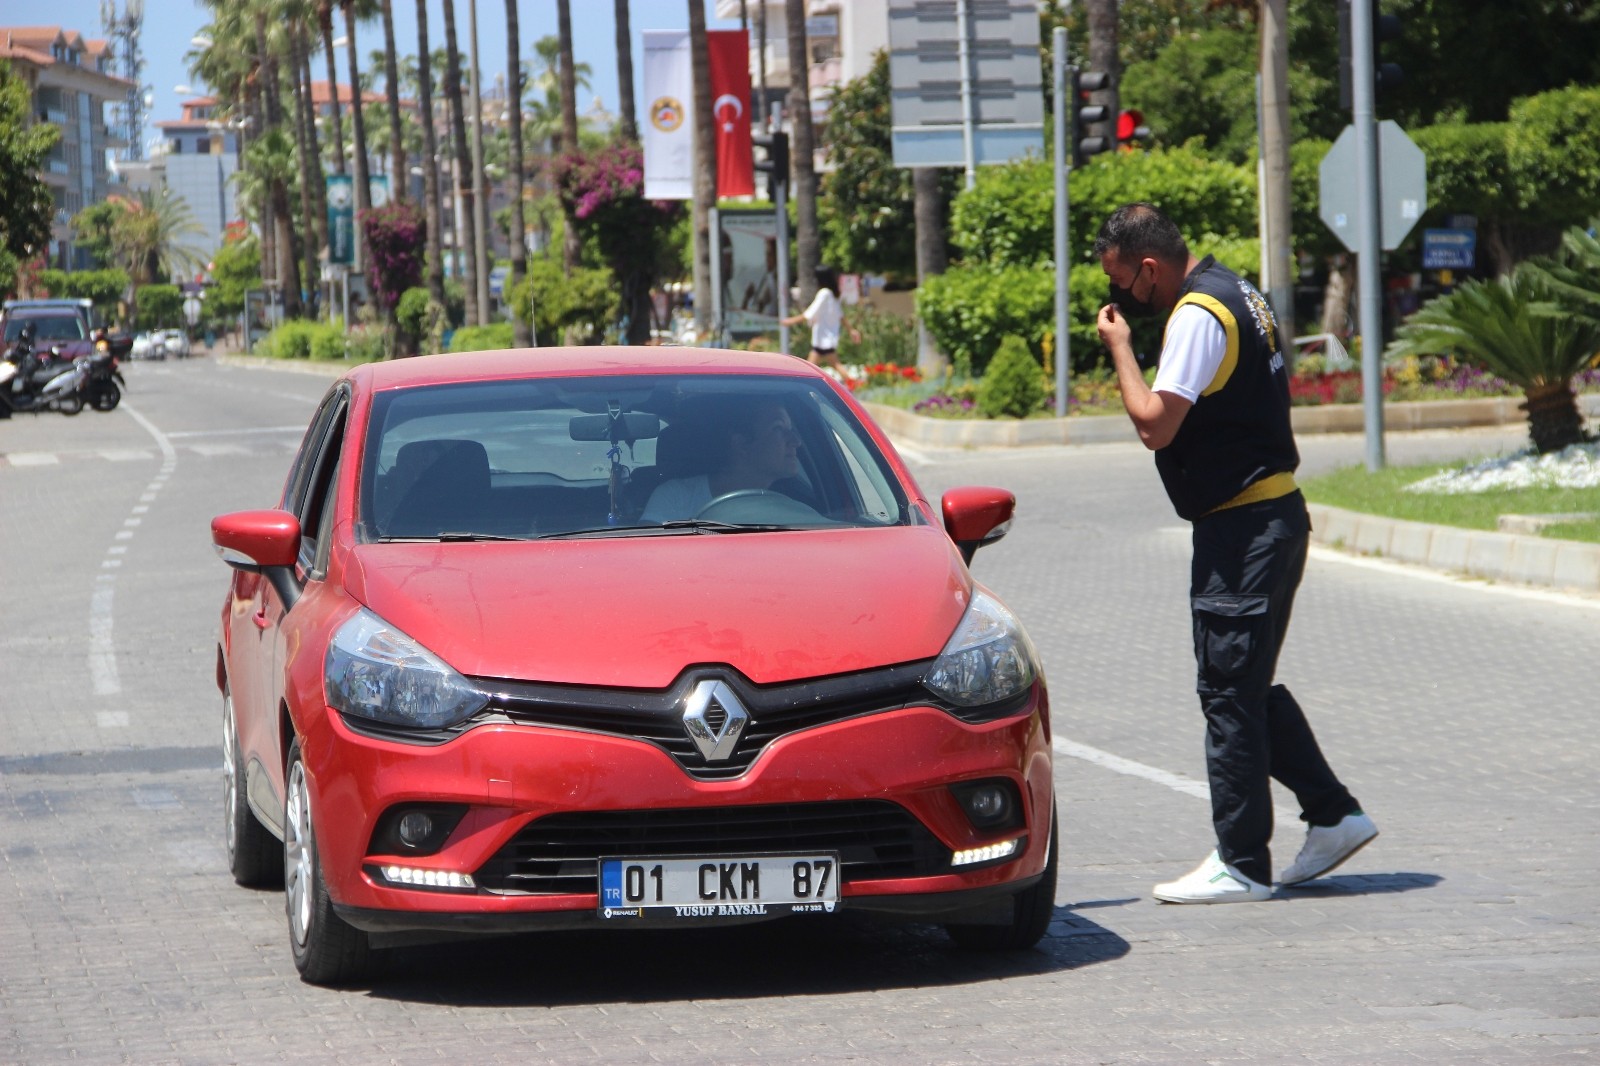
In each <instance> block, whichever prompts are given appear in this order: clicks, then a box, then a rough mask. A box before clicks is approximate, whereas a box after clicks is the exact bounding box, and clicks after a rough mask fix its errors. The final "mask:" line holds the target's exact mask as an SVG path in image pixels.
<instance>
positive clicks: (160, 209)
mask: <svg viewBox="0 0 1600 1066" xmlns="http://www.w3.org/2000/svg"><path fill="white" fill-rule="evenodd" d="M121 203H122V205H123V206H122V210H121V211H120V212H118V214H117V215H116V218H115V221H114V222H113V223H112V227H111V246H112V248H113V249H115V251H116V254H117V257H118V259H120V260H121V263H122V268H123V269H124V270H126V271H127V272H128V279H129V281H130V282H131V283H132V284H133V286H134V288H135V289H137V288H138V287H139V286H140V285H150V284H154V283H155V282H158V281H163V280H166V279H170V278H171V277H172V276H173V275H175V274H187V273H189V272H190V271H191V270H192V269H194V268H195V267H197V266H202V265H204V263H205V257H204V256H203V255H202V254H201V253H200V251H199V250H198V249H196V248H194V247H193V246H192V245H190V244H188V243H187V242H185V240H184V238H186V237H191V236H198V235H201V234H203V233H204V232H205V230H204V229H202V228H201V226H200V223H198V222H196V221H195V218H194V212H193V211H192V210H190V208H189V204H188V201H186V200H184V199H183V198H182V197H180V196H176V195H174V194H173V192H172V190H171V189H162V190H161V191H160V192H159V193H154V192H151V191H150V190H149V189H140V190H139V191H138V192H137V193H136V194H135V197H134V199H131V200H129V199H125V198H124V199H123V200H122V201H121Z"/></svg>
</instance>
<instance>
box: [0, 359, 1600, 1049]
mask: <svg viewBox="0 0 1600 1066" xmlns="http://www.w3.org/2000/svg"><path fill="white" fill-rule="evenodd" d="M128 378H129V385H130V389H129V391H128V394H127V399H126V401H125V403H124V406H123V407H122V408H120V409H119V410H117V411H116V412H113V413H111V414H107V415H102V414H98V413H95V412H85V413H84V414H82V415H80V416H78V417H77V418H73V419H67V418H62V417H60V416H47V417H39V418H31V417H30V418H17V419H13V420H12V421H10V422H0V603H3V605H4V606H3V608H0V670H3V680H0V1062H16V1063H29V1064H33V1063H58V1062H60V1063H66V1062H88V1063H110V1062H131V1063H242V1062H267V1061H271V1062H285V1061H288V1062H294V1061H305V1062H316V1063H330V1062H335V1063H372V1062H395V1063H413V1062H434V1061H451V1062H472V1063H486V1062H516V1063H519V1064H530V1063H543V1062H549V1063H582V1062H604V1063H613V1062H620V1063H636V1062H637V1063H644V1062H695V1063H747V1062H827V1063H845V1062H848V1063H908V1064H911V1063H914V1064H926V1063H1020V1062H1027V1063H1080V1062H1082V1063H1102V1062H1118V1063H1146V1062H1158V1063H1198V1062H1224V1063H1234V1062H1241V1063H1242V1062H1273V1063H1275V1062H1294V1063H1301V1062H1304V1063H1318V1064H1326V1063H1351V1064H1354V1063H1363V1064H1366V1063H1387V1062H1408V1063H1409V1062H1424V1063H1463V1062H1474V1063H1476V1062H1483V1063H1489V1062H1493V1063H1517V1062H1529V1063H1545V1062H1566V1061H1594V1060H1595V1058H1596V1056H1600V915H1597V907H1596V902H1597V894H1596V888H1595V886H1596V884H1600V846H1597V840H1596V828H1595V827H1596V825H1597V824H1600V776H1597V775H1596V774H1595V772H1594V766H1595V764H1596V761H1597V759H1600V731H1597V730H1596V729H1595V723H1596V721H1597V719H1600V682H1597V680H1596V670H1595V662H1596V658H1597V657H1596V645H1597V638H1600V601H1597V600H1594V599H1574V598H1565V597H1560V596H1551V595H1537V594H1529V593H1522V592H1518V591H1516V590H1508V589H1504V588H1497V587H1493V586H1485V585H1482V584H1469V583H1462V582H1457V581H1452V580H1449V579H1442V578H1438V577H1436V576H1433V575H1428V574H1425V573H1422V572H1420V571H1414V570H1404V569H1401V568H1398V567H1392V566H1384V565H1382V564H1370V563H1359V562H1352V561H1348V560H1346V559H1344V558H1342V557H1339V556H1336V555H1333V554H1332V553H1328V552H1321V551H1318V552H1316V553H1315V554H1314V557H1313V559H1312V562H1311V565H1310V568H1309V571H1308V574H1307V578H1306V582H1305V585H1304V586H1303V588H1302V592H1301V596H1300V600H1299V603H1298V606H1297V610H1296V618H1295V623H1294V626H1293V629H1292V631H1291V636H1290V639H1289V643H1288V646H1287V648H1286V650H1285V653H1284V656H1283V660H1282V663H1281V665H1280V673H1279V677H1280V680H1283V681H1286V682H1287V683H1288V684H1289V685H1291V686H1292V687H1293V688H1294V689H1295V691H1296V693H1297V695H1298V696H1299V697H1300V699H1301V702H1302V703H1304V704H1305V705H1306V707H1307V710H1308V713H1309V714H1310V715H1311V716H1312V720H1313V723H1314V724H1315V725H1316V727H1317V729H1318V732H1319V735H1320V737H1321V740H1322V743H1323V746H1324V748H1325V750H1326V751H1327V752H1328V754H1329V757H1330V759H1331V760H1332V762H1333V763H1334V765H1335V767H1336V769H1337V770H1338V771H1339V772H1340V773H1341V775H1342V776H1343V777H1344V778H1345V779H1346V780H1347V782H1349V783H1350V785H1351V787H1352V789H1353V790H1354V791H1355V793H1356V794H1357V795H1358V796H1359V798H1360V799H1361V800H1362V802H1363V803H1364V805H1365V806H1366V809H1367V810H1368V811H1369V812H1370V813H1371V814H1372V815H1373V816H1374V818H1375V819H1376V820H1377V821H1378V823H1379V825H1380V827H1381V829H1382V831H1383V835H1382V836H1381V837H1380V838H1379V839H1378V840H1377V841H1375V842H1374V843H1373V844H1372V845H1371V846H1370V847H1368V848H1367V849H1366V850H1365V851H1364V852H1362V853H1361V854H1360V855H1359V856H1357V857H1356V858H1355V859H1354V860H1352V861H1351V863H1349V864H1348V865H1347V866H1346V867H1344V868H1342V869H1341V870H1339V871H1338V872H1337V874H1335V875H1334V876H1332V877H1330V878H1327V879H1325V880H1322V881H1319V882H1316V883H1314V884H1312V885H1311V886H1309V887H1307V888H1303V889H1299V890H1283V891H1280V892H1279V893H1278V894H1277V897H1276V898H1275V899H1274V900H1272V901H1271V902H1267V903H1260V904H1251V905H1243V906H1231V907H1211V908H1204V907H1202V908H1194V907H1174V906H1166V905H1160V904H1157V903H1155V902H1153V901H1152V899H1151V896H1150V887H1151V885H1152V884H1153V883H1154V882H1156V881H1158V880H1166V879H1168V878H1170V877H1173V876H1176V875H1178V874H1181V873H1183V872H1184V871H1186V870H1187V869H1188V868H1189V867H1190V866H1192V865H1193V864H1194V863H1195V862H1197V861H1198V860H1199V859H1200V858H1201V857H1202V855H1203V854H1204V853H1205V852H1206V851H1207V850H1209V848H1210V847H1211V841H1210V835H1209V824H1208V817H1207V805H1206V803H1205V801H1204V799H1203V798H1202V797H1203V796H1204V786H1203V780H1204V776H1203V758H1202V750H1201V724H1200V716H1199V712H1198V709H1197V706H1196V704H1195V699H1194V696H1193V691H1192V686H1193V680H1192V672H1193V663H1192V659H1191V656H1190V651H1189V634H1188V616H1187V609H1186V602H1185V593H1186V588H1185V586H1186V581H1187V558H1188V543H1187V536H1186V529H1185V528H1184V527H1183V525H1182V524H1181V523H1180V522H1178V521H1177V520H1176V519H1175V518H1174V517H1173V516H1172V513H1171V511H1170V509H1169V508H1168V507H1167V505H1166V504H1165V502H1164V499H1163V497H1162V495H1161V491H1160V487H1159V484H1158V482H1157V480H1156V477H1155V474H1154V472H1153V470H1152V469H1151V465H1150V461H1149V458H1148V456H1147V455H1145V454H1144V453H1143V451H1142V449H1140V448H1139V447H1138V446H1137V445H1121V444H1109V445H1093V446H1080V447H1075V448H1036V449H1026V450H1013V451H973V452H959V453H944V454H934V453H911V454H910V458H911V459H912V462H913V464H914V467H915V469H916V471H917V476H918V478H919V479H920V480H921V481H922V483H923V485H924V486H925V487H926V488H927V489H928V490H929V491H930V492H933V493H937V492H939V491H942V490H943V489H944V488H947V487H950V486H954V485H958V484H998V485H1004V486H1006V487H1009V488H1011V489H1013V490H1014V491H1016V493H1017V494H1018V496H1019V498H1020V500H1021V506H1020V510H1019V516H1018V519H1017V522H1016V527H1015V529H1014V531H1013V532H1012V533H1011V534H1010V536H1009V537H1008V538H1007V539H1006V540H1005V541H1003V542H1002V543H1000V544H999V545H997V546H994V547H991V548H988V549H985V550H984V551H983V552H981V553H980V554H979V555H978V557H977V560H976V564H975V571H976V573H977V575H978V577H979V579H980V580H982V581H984V582H985V583H987V584H988V585H990V586H991V587H993V588H994V589H995V590H996V591H998V592H999V593H1001V595H1003V596H1004V597H1005V598H1006V599H1007V600H1008V601H1009V602H1010V603H1011V604H1012V606H1013V607H1015V608H1016V609H1017V610H1018V611H1019V613H1020V614H1021V615H1022V617H1023V619H1024V621H1025V623H1026V624H1027V626H1028V627H1029V630H1030V632H1031V633H1032V635H1033V637H1034V640H1035V642H1036V643H1037V644H1038V646H1039V648H1040V651H1041V654H1042V655H1043V656H1044V659H1045V663H1046V668H1047V671H1048V674H1049V677H1050V682H1051V689H1052V696H1053V700H1054V703H1055V707H1056V712H1055V713H1056V731H1057V736H1058V738H1059V739H1058V752H1059V758H1058V762H1057V779H1058V782H1059V790H1060V791H1059V802H1060V821H1061V825H1062V826H1063V830H1064V838H1063V863H1062V878H1061V883H1060V888H1059V892H1058V896H1057V915H1056V921H1055V923H1054V924H1053V926H1052V928H1051V931H1050V936H1049V937H1048V939H1047V940H1046V941H1045V943H1043V944H1042V945H1041V946H1040V947H1039V948H1038V949H1037V950H1034V951H1031V952H1026V953H1023V954H1020V955H1016V956H1010V957H1006V956H1000V957H982V956H979V957H974V956H970V955H965V954H962V953H960V952H957V951H955V950H954V949H952V947H951V946H950V945H949V943H948V942H947V941H946V939H945V938H944V937H943V935H942V934H941V933H939V932H938V931H936V930H933V929H928V928H923V927H917V926H908V927H878V926H873V925H868V924H864V923H860V922H856V921H854V920H852V919H850V918H849V917H848V916H844V917H843V918H842V919H841V920H840V921H838V922H836V923H832V924H829V925H819V924H817V923H815V922H813V921H807V922H805V923H804V924H800V923H796V924H794V925H782V924H779V925H770V926H754V927H745V928H741V929H736V930H728V931H723V932H718V933H715V934H712V935H706V934H699V933H697V934H693V935H690V934H687V933H685V934H655V935H648V936H640V935H638V934H628V933H618V932H610V931H607V932H606V933H604V934H597V935H587V936H579V935H550V936H542V937H521V938H512V939H501V940H493V941H482V942H474V943H470V944H462V945H452V946H440V947H429V948H418V949H413V950H409V951H404V952H396V953H392V956H391V957H390V958H389V959H388V962H387V965H386V967H385V968H384V970H383V971H382V973H381V974H380V976H379V977H378V978H377V979H376V980H375V981H374V982H373V983H371V984H370V985H367V986H363V987H358V988H353V989H344V990H327V989H319V988H312V987H309V986H306V985H303V984H301V983H300V981H299V980H298V978H297V976H296V974H295V972H294V968H293V965H292V963H291V961H290V957H289V952H288V948H287V944H286V943H285V938H286V931H285V922H284V916H283V904H282V897H281V894H279V893H275V892H253V891H247V890H244V889H240V888H237V887H235V886H234V885H233V883H232V881H231V879H230V878H229V876H228V874H227V872H226V869H225V865H224V860H223V852H222V819H221V808H220V793H221V780H220V774H219V769H220V765H221V756H220V747H219V739H220V699H219V697H218V694H217V690H216V684H215V659H216V652H215V642H216V638H215V632H216V627H217V619H218V615H219V612H220V610H221V606H222V596H223V590H224V586H225V584H226V580H227V578H226V572H225V569H224V567H223V565H222V564H221V563H220V562H219V561H218V560H217V559H216V557H215V555H214V554H213V552H212V550H211V546H210V542H209V536H208V528H207V523H208V520H209V519H210V517H211V516H212V515H213V514H215V513H217V512H220V511H226V510H231V509H236V508H243V507H259V506H270V505H271V504H272V503H273V502H274V501H275V499H276V497H277V494H278V491H279V488H280V486H281V484H282V480H283V477H284V474H285V472H286V470H287V466H288V462H289V459H290V456H291V455H292V453H293V451H294V449H295V447H296V445H297V444H298V441H299V435H300V432H301V430H302V429H303V427H304V424H305V421H306V420H307V418H308V416H309V414H310V412H311V410H312V408H313V406H314V405H315V402H316V400H317V399H318V398H319V397H320V396H321V394H322V392H323V390H324V389H325V387H326V379H325V378H319V377H314V376H307V375H299V374H292V373H284V372H275V371H261V370H246V369H238V368H231V367H221V366H217V365H216V364H214V363H213V362H212V361H210V360H207V359H195V360H190V361H183V362H178V361H171V360H169V361H167V362H166V363H162V364H149V363H139V364H135V365H134V366H132V367H130V368H128ZM1517 435H1518V434H1517V433H1516V432H1514V431H1501V432H1498V433H1492V434H1474V433H1459V434H1435V435H1427V436H1416V437H1402V436H1400V435H1391V436H1390V439H1389V454H1390V457H1391V458H1392V459H1394V460H1395V461H1405V460H1406V459H1408V458H1410V457H1411V456H1414V455H1418V456H1420V455H1424V454H1425V455H1430V456H1431V455H1440V456H1444V455H1452V454H1466V453H1476V452H1482V451H1492V450H1495V449H1496V448H1497V447H1499V446H1501V445H1502V444H1505V443H1514V442H1515V439H1516V437H1517ZM1301 447H1302V451H1303V452H1304V453H1305V455H1306V466H1307V467H1308V468H1310V469H1318V468H1324V467H1326V466H1328V465H1329V464H1332V463H1337V462H1359V461H1360V460H1361V456H1362V454H1363V451H1362V443H1361V441H1360V440H1359V439H1356V438H1349V437H1339V438H1302V440H1301ZM1279 803H1280V812H1281V815H1280V829H1279V841H1278V848H1277V853H1276V858H1277V862H1278V864H1279V866H1280V867H1281V866H1282V865H1283V864H1286V863H1287V862H1288V861H1289V860H1290V859H1291V858H1292V857H1293V854H1294V852H1295V850H1296V849H1297V848H1298V846H1299V839H1300V830H1299V826H1298V824H1297V823H1295V822H1294V811H1293V810H1292V809H1290V808H1291V806H1292V801H1291V800H1290V798H1289V797H1288V796H1287V795H1280V797H1279Z"/></svg>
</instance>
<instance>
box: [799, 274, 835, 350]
mask: <svg viewBox="0 0 1600 1066" xmlns="http://www.w3.org/2000/svg"><path fill="white" fill-rule="evenodd" d="M806 321H807V322H809V323H811V347H813V348H815V349H817V350H818V351H820V352H828V351H833V350H834V349H836V348H838V347H839V327H840V326H842V325H844V307H843V305H841V304H840V303H839V298H838V297H837V296H835V295H834V294H833V293H832V292H831V291H830V290H828V289H825V288H824V289H818V290H817V295H816V298H815V299H813V300H812V301H811V306H810V307H808V308H806Z"/></svg>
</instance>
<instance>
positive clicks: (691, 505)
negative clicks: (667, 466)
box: [639, 474, 711, 522]
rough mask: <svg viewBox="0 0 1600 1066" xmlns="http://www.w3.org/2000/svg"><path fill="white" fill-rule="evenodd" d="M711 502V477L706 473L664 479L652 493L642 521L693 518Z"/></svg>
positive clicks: (640, 518) (673, 520) (640, 519)
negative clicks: (668, 479) (669, 479)
mask: <svg viewBox="0 0 1600 1066" xmlns="http://www.w3.org/2000/svg"><path fill="white" fill-rule="evenodd" d="M710 502H711V479H710V478H709V477H707V476H706V475H705V474H698V475H696V476H695V477H680V478H674V479H673V480H671V481H663V482H662V483H661V484H659V485H657V486H656V487H655V491H653V492H652V493H650V501H649V502H648V503H646V504H645V505H644V512H643V513H642V514H640V515H639V521H641V522H676V521H679V520H680V519H685V518H693V517H694V516H695V515H697V514H699V513H700V508H702V507H704V506H705V505H706V504H708V503H710Z"/></svg>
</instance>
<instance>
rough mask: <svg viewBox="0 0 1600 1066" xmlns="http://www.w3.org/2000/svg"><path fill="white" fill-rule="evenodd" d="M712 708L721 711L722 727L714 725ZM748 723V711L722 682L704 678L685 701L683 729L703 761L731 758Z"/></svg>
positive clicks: (718, 760) (725, 683) (719, 760)
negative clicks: (703, 758) (702, 757)
mask: <svg viewBox="0 0 1600 1066" xmlns="http://www.w3.org/2000/svg"><path fill="white" fill-rule="evenodd" d="M712 708H717V709H719V710H721V712H722V726H721V728H717V727H716V726H715V725H713V711H712ZM749 721H750V712H749V711H747V710H745V709H744V704H742V703H740V702H739V697H738V696H735V695H734V694H733V689H731V688H729V687H728V685H727V682H725V681H713V680H711V679H710V678H707V679H706V680H704V681H701V682H699V683H698V684H696V685H695V687H694V690H693V691H692V692H690V693H689V698H688V699H687V700H685V701H684V706H683V730H684V732H686V733H688V734H689V739H690V740H692V741H694V746H695V747H696V748H699V749H700V754H701V755H702V756H704V757H705V760H706V762H722V761H724V760H726V759H727V758H728V757H729V756H731V755H732V754H733V748H734V745H736V744H737V743H738V742H739V734H741V733H743V732H744V727H745V726H746V725H747V724H748V723H749Z"/></svg>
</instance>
